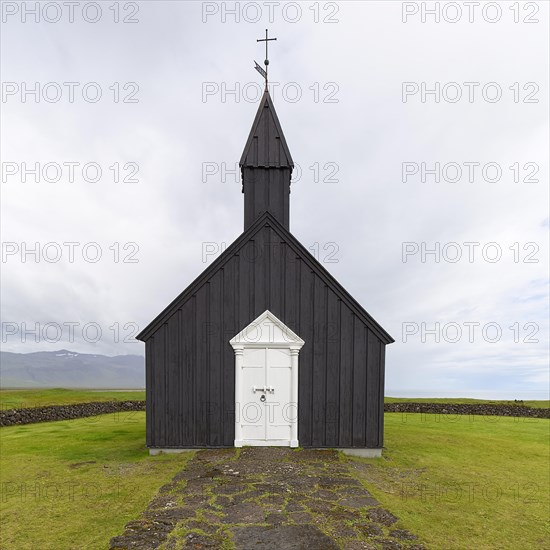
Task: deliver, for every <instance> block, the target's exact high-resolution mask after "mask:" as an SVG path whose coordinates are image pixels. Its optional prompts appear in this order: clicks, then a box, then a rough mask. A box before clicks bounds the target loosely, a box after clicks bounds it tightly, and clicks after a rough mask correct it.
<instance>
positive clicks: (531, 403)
mask: <svg viewBox="0 0 550 550" xmlns="http://www.w3.org/2000/svg"><path fill="white" fill-rule="evenodd" d="M384 403H447V404H449V405H450V404H452V403H454V404H471V405H517V404H518V403H515V402H514V401H513V400H509V401H504V400H501V401H498V400H489V399H470V398H469V397H384ZM523 405H525V406H526V407H533V408H536V409H548V408H550V401H549V400H538V401H536V400H526V401H523Z"/></svg>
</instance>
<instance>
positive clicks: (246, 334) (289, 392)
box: [230, 311, 304, 447]
mask: <svg viewBox="0 0 550 550" xmlns="http://www.w3.org/2000/svg"><path fill="white" fill-rule="evenodd" d="M230 344H231V346H233V349H234V350H235V447H241V446H243V445H257V446H269V445H274V446H275V445H276V446H282V445H284V446H290V447H297V446H298V354H299V352H300V349H301V348H302V346H303V345H304V341H303V340H302V339H301V338H300V337H299V336H298V335H296V334H295V333H294V332H292V331H291V330H290V329H289V328H288V327H287V326H286V325H285V324H284V323H283V322H282V321H280V320H279V319H277V317H275V316H274V315H273V314H272V313H271V312H270V311H265V312H264V313H262V315H260V316H259V317H258V318H257V319H256V320H255V321H253V322H252V323H250V325H248V326H247V327H245V328H244V329H243V330H242V331H241V332H239V334H237V335H236V336H235V337H234V338H232V339H231V340H230ZM262 396H263V399H262Z"/></svg>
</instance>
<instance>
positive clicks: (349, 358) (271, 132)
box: [138, 90, 393, 456]
mask: <svg viewBox="0 0 550 550" xmlns="http://www.w3.org/2000/svg"><path fill="white" fill-rule="evenodd" d="M240 166H241V173H242V191H243V194H244V232H243V233H242V234H241V236H240V237H239V238H238V239H237V240H236V241H235V242H233V243H232V244H231V245H230V246H229V247H228V248H227V249H226V250H225V251H224V252H223V253H222V254H221V255H220V256H219V257H218V258H217V259H216V260H215V261H214V262H212V264H210V265H209V266H208V267H207V268H206V270H205V271H204V272H203V273H202V274H201V275H199V276H198V277H197V279H195V281H193V282H192V283H191V284H190V285H189V286H188V287H187V288H186V289H185V290H184V291H183V292H182V293H181V294H180V295H179V296H178V297H177V298H176V299H175V300H174V301H173V302H172V303H171V304H169V305H168V306H167V307H166V308H165V309H164V311H162V312H161V313H160V314H159V315H158V316H157V317H156V318H155V319H154V320H153V321H152V322H151V323H150V324H149V325H148V326H147V327H146V328H145V329H144V330H143V331H142V332H141V333H140V334H139V335H138V339H140V340H142V341H143V342H145V350H146V352H145V353H146V432H147V436H146V437H147V446H148V447H149V448H150V452H151V453H157V452H160V451H165V452H170V451H177V450H181V449H193V448H205V447H233V446H237V447H239V446H243V445H277V446H280V445H284V446H291V447H296V446H301V447H314V448H323V447H327V448H339V449H342V450H344V451H346V452H349V453H351V454H359V455H362V456H379V455H380V453H381V449H382V446H383V435H384V422H383V421H384V369H385V348H386V345H387V344H390V343H391V342H393V339H392V337H391V336H390V335H389V334H388V333H387V332H386V331H385V330H384V329H383V328H382V327H381V326H380V325H379V324H378V323H377V322H376V321H375V320H374V319H373V318H372V317H371V316H370V315H369V314H368V313H367V312H366V311H365V309H363V307H362V306H361V305H360V304H359V303H358V302H357V301H356V300H354V299H353V297H352V296H351V295H350V294H349V293H348V292H346V290H345V289H344V288H343V287H342V285H340V283H338V281H336V279H335V278H334V277H332V276H331V275H330V273H329V272H328V271H327V270H326V269H325V268H324V267H323V266H322V265H321V264H320V263H319V262H318V261H317V260H316V259H315V258H314V257H313V256H312V254H311V253H310V252H309V251H308V250H307V249H306V248H305V247H304V246H303V245H302V244H301V243H300V242H299V241H298V240H297V239H296V237H294V235H292V233H291V232H290V230H289V221H290V220H289V212H290V205H289V201H290V180H291V175H292V170H293V167H294V164H293V161H292V157H291V155H290V151H289V148H288V145H287V143H286V140H285V137H284V134H283V131H282V128H281V125H280V123H279V120H278V117H277V114H276V112H275V108H274V106H273V103H272V100H271V98H270V96H269V93H268V91H267V90H266V92H265V93H264V96H263V98H262V100H261V102H260V105H259V108H258V112H257V114H256V117H255V120H254V123H253V125H252V129H251V131H250V135H249V137H248V140H247V143H246V146H245V149H244V152H243V155H242V157H241V160H240Z"/></svg>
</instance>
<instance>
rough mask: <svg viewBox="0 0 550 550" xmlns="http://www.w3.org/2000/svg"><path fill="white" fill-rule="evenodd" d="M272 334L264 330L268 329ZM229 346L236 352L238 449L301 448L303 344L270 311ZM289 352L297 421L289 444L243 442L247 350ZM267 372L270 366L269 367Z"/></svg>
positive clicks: (236, 431)
mask: <svg viewBox="0 0 550 550" xmlns="http://www.w3.org/2000/svg"><path fill="white" fill-rule="evenodd" d="M269 324H270V325H271V326H270V328H271V327H273V328H272V329H271V330H262V327H265V326H266V325H268V326H269ZM229 343H230V344H231V347H232V348H233V351H234V352H235V443H234V444H235V447H242V446H243V445H253V446H264V447H265V446H288V447H298V445H299V443H298V356H299V354H300V350H301V349H302V346H303V345H304V343H305V342H304V341H303V340H302V339H301V338H300V337H299V336H298V335H297V334H295V333H294V332H293V331H292V330H291V329H290V328H288V327H287V326H286V325H285V324H284V323H283V322H282V321H281V320H280V319H278V318H277V317H275V315H273V313H271V312H270V311H269V310H266V311H264V313H262V314H261V315H260V316H259V317H258V318H256V319H255V320H254V321H252V323H250V324H249V325H247V326H246V327H245V328H244V329H243V330H241V331H240V332H239V333H238V334H237V335H235V336H234V337H233V338H232V339H231V340H230V341H229ZM254 348H255V349H265V348H268V349H275V348H278V349H287V350H289V352H290V369H291V375H290V377H291V382H290V394H291V403H292V404H295V406H296V417H295V418H294V420H293V421H291V424H290V440H288V441H287V440H245V439H243V438H242V425H241V418H242V414H241V411H240V404H241V403H242V395H241V389H242V383H243V378H242V370H243V357H244V351H245V349H254ZM266 368H267V365H266Z"/></svg>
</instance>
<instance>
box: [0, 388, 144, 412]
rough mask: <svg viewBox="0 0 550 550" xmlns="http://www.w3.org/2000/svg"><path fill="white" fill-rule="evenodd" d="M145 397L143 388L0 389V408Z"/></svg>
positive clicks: (135, 399)
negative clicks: (118, 389)
mask: <svg viewBox="0 0 550 550" xmlns="http://www.w3.org/2000/svg"><path fill="white" fill-rule="evenodd" d="M144 399H145V390H137V391H131V390H124V391H112V390H111V391H109V390H106V391H103V390H101V391H93V390H66V389H63V388H53V389H46V390H0V408H1V409H2V410H6V409H15V408H19V409H21V408H26V407H45V406H47V405H69V404H71V403H89V402H90V401H129V400H131V401H137V400H144Z"/></svg>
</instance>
